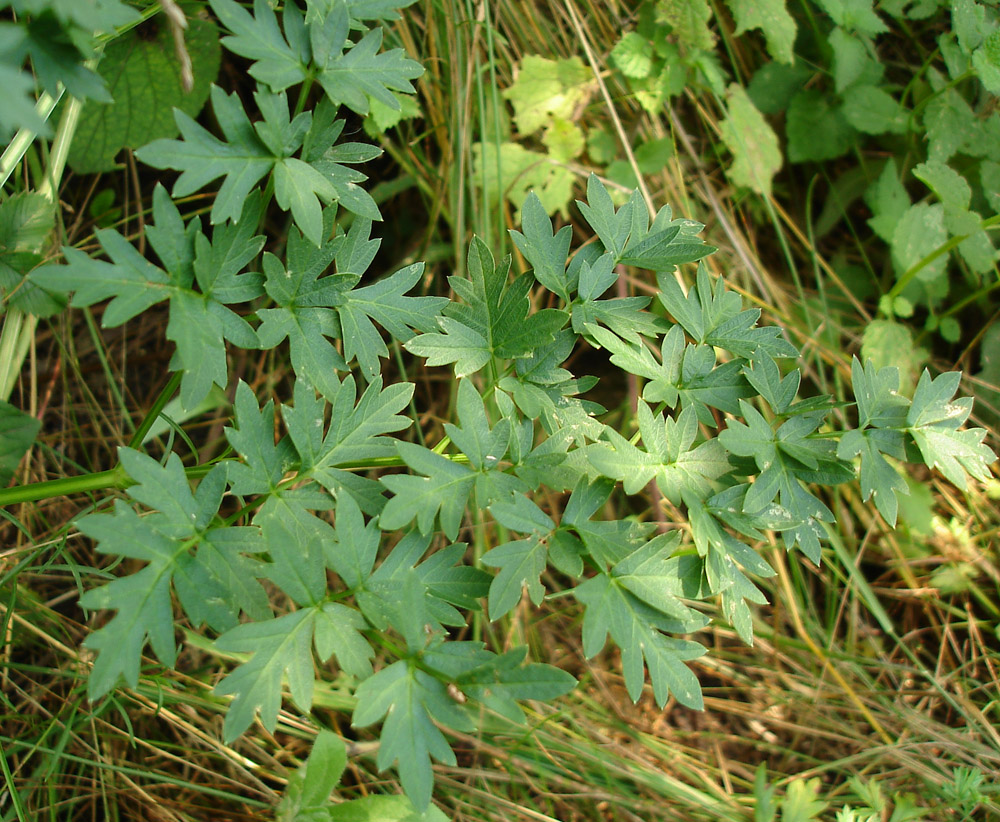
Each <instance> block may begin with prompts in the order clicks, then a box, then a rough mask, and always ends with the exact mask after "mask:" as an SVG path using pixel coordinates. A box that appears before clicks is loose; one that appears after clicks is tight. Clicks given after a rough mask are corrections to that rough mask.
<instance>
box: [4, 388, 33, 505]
mask: <svg viewBox="0 0 1000 822" xmlns="http://www.w3.org/2000/svg"><path fill="white" fill-rule="evenodd" d="M41 427H42V422H41V420H38V419H36V418H35V417H32V416H30V415H29V414H25V413H24V412H23V411H21V410H20V409H19V408H15V407H14V406H13V405H11V404H10V403H8V402H3V401H2V400H0V488H5V487H7V484H8V483H9V482H10V481H11V479H12V478H13V476H14V472H15V471H17V466H18V464H19V463H20V462H21V457H23V456H24V455H25V454H26V453H27V452H28V449H29V448H31V445H32V443H33V442H34V441H35V437H36V436H37V435H38V431H39V429H40V428H41Z"/></svg>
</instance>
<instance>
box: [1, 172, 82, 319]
mask: <svg viewBox="0 0 1000 822" xmlns="http://www.w3.org/2000/svg"><path fill="white" fill-rule="evenodd" d="M54 228H55V211H54V209H53V205H52V203H51V202H50V201H49V199H48V198H47V197H44V196H43V195H41V194H37V193H34V192H20V193H17V194H13V195H11V196H10V197H8V198H7V199H6V200H4V201H3V202H2V203H0V315H2V314H3V313H4V312H5V310H6V309H7V308H8V307H13V308H17V309H19V310H20V311H23V312H25V313H26V314H34V315H35V316H38V317H48V316H51V315H52V314H57V313H59V312H60V311H62V310H63V309H64V308H65V307H66V297H65V296H64V295H63V294H61V293H59V292H58V291H50V290H46V289H44V288H42V287H41V286H39V285H38V284H37V283H36V282H35V281H34V280H33V279H32V278H31V277H30V276H29V275H30V274H31V272H32V271H33V270H34V269H35V268H36V267H37V266H39V265H40V264H41V263H42V261H43V259H44V258H43V256H42V252H43V250H44V246H45V243H46V242H47V240H48V238H49V236H50V235H51V233H52V231H53V229H54Z"/></svg>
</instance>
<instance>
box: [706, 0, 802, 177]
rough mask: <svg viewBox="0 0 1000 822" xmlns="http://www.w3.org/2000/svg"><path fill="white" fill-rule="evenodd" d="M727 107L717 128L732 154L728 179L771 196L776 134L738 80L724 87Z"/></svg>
mask: <svg viewBox="0 0 1000 822" xmlns="http://www.w3.org/2000/svg"><path fill="white" fill-rule="evenodd" d="M778 4H779V5H781V6H782V7H783V0H778ZM790 53H791V50H790V49H789V54H790ZM726 108H727V117H726V119H725V120H723V121H722V122H721V123H720V124H719V130H720V133H721V136H722V140H723V142H725V144H726V147H727V148H728V149H729V151H730V152H731V153H732V155H733V164H732V166H730V168H729V178H730V179H731V180H732V181H733V182H734V183H736V185H741V186H746V187H747V188H751V189H753V190H754V191H756V192H757V193H758V194H763V195H764V196H765V197H770V196H771V181H772V180H773V179H774V175H775V174H777V173H778V171H779V170H780V169H781V149H780V148H779V147H778V135H777V134H775V133H774V130H773V129H772V128H771V126H770V125H768V123H767V121H766V120H765V119H764V117H763V115H762V114H761V113H760V112H759V111H758V110H757V109H756V107H755V106H754V104H753V102H751V100H750V98H749V97H748V96H747V93H746V92H745V91H744V90H743V87H742V86H740V85H739V84H737V83H731V84H730V85H729V88H728V89H727V90H726Z"/></svg>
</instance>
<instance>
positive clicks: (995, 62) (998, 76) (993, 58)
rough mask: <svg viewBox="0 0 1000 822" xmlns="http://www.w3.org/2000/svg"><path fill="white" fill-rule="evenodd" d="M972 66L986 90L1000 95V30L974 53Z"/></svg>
mask: <svg viewBox="0 0 1000 822" xmlns="http://www.w3.org/2000/svg"><path fill="white" fill-rule="evenodd" d="M972 65H973V66H974V67H975V69H976V74H977V75H978V76H979V79H980V81H981V82H982V84H983V86H984V87H985V88H986V90H987V91H988V92H989V93H990V94H994V95H1000V29H996V30H995V31H994V32H993V33H992V34H991V35H990V36H989V37H987V38H986V39H985V40H984V41H983V43H982V45H980V46H979V48H977V49H976V50H975V51H974V52H973V53H972Z"/></svg>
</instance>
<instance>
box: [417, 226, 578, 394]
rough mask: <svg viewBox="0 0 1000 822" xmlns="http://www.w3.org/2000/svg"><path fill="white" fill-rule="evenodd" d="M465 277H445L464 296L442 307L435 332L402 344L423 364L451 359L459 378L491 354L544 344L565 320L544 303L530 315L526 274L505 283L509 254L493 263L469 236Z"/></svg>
mask: <svg viewBox="0 0 1000 822" xmlns="http://www.w3.org/2000/svg"><path fill="white" fill-rule="evenodd" d="M468 268H469V279H468V280H466V279H464V278H460V277H450V278H449V283H451V286H452V288H453V289H454V290H455V292H456V293H457V294H458V295H459V296H460V297H461V298H462V299H463V300H464V304H460V303H452V304H451V305H450V306H449V307H448V308H446V309H445V311H444V313H445V315H446V316H444V317H441V318H440V319H439V320H438V324H439V325H440V328H441V332H433V333H429V334H421V335H420V336H418V337H414V338H413V339H411V340H409V341H408V342H407V343H405V347H406V348H407V349H408V350H409V351H410V352H412V353H413V354H416V355H417V356H420V357H426V358H427V364H428V365H447V364H448V363H455V376H456V377H464V376H467V375H468V374H472V373H475V372H476V371H478V370H480V369H481V368H482V367H483V366H485V365H486V364H487V363H488V362H489V361H490V359H491V357H496V358H501V359H514V358H517V357H525V356H528V355H530V354H531V352H532V351H534V350H535V349H537V348H539V347H541V346H543V345H546V344H547V343H550V342H551V341H552V340H553V339H554V337H555V333H556V332H557V331H558V330H559V329H560V328H561V327H562V326H563V325H564V324H565V322H566V314H565V313H563V312H562V311H557V310H555V309H551V308H547V309H543V310H541V311H536V312H534V313H532V314H531V315H530V316H529V314H528V309H529V307H530V302H529V300H528V290H529V288H530V283H531V280H532V278H531V276H530V275H527V274H525V275H523V276H521V277H519V278H518V279H517V280H515V281H514V282H513V283H510V284H508V282H507V272H508V271H509V270H510V258H509V257H508V258H506V259H504V260H502V261H501V262H500V263H499V264H496V263H495V262H494V260H493V254H492V253H491V252H490V250H489V248H488V247H487V246H486V244H485V243H484V242H483V241H482V240H480V239H479V238H478V237H474V238H473V240H472V245H471V247H470V248H469V258H468Z"/></svg>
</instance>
